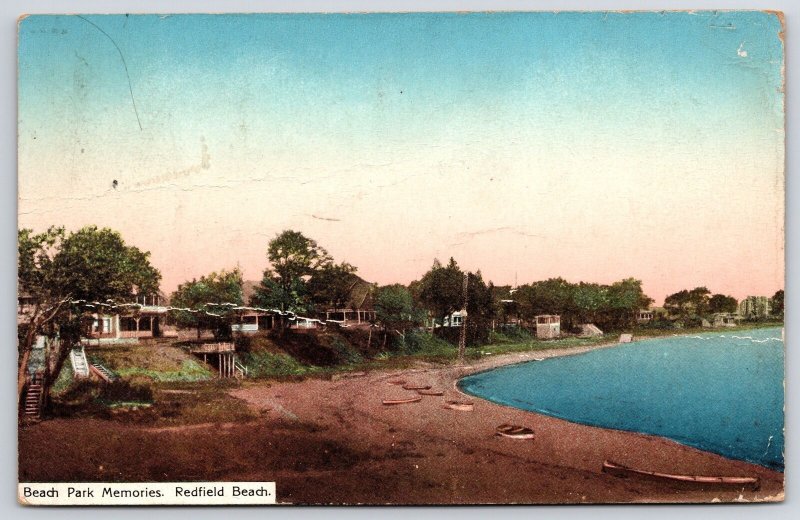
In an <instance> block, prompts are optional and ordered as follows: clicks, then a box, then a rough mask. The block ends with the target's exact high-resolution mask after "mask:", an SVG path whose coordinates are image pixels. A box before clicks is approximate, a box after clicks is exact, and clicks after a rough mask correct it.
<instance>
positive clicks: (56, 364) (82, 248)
mask: <svg viewBox="0 0 800 520" xmlns="http://www.w3.org/2000/svg"><path fill="white" fill-rule="evenodd" d="M17 245H18V274H17V276H18V278H17V281H18V286H19V292H20V295H22V296H24V297H25V298H26V299H27V300H29V301H30V302H31V303H30V305H29V307H30V311H29V313H27V314H26V315H25V317H24V322H23V323H22V324H21V327H22V329H23V330H24V332H23V333H22V334H20V336H21V341H20V345H19V349H20V352H21V356H20V358H21V359H20V364H19V372H18V380H17V386H18V394H19V395H21V392H22V389H23V386H24V384H25V372H26V370H27V363H28V359H29V354H30V350H31V348H32V345H33V342H34V340H35V338H36V336H37V335H43V334H51V335H54V334H56V333H58V336H59V341H52V342H49V344H48V347H47V349H48V350H47V352H46V353H45V367H44V368H45V373H44V381H43V389H44V394H45V398H46V397H47V395H48V394H49V390H50V387H51V386H52V384H53V383H54V382H55V378H56V377H57V376H58V374H59V373H60V372H61V368H62V367H63V365H64V362H65V361H66V359H67V357H68V356H69V352H70V350H71V349H72V347H73V346H74V345H76V344H77V343H78V341H79V340H80V336H81V334H82V333H84V332H85V330H84V326H85V325H87V324H91V322H92V320H91V314H92V313H93V312H96V311H97V309H98V302H99V303H108V302H110V301H111V302H122V301H130V300H132V299H133V298H134V297H135V296H136V295H139V294H148V293H153V292H156V291H157V290H158V286H159V282H160V281H161V273H159V271H158V270H157V269H156V268H155V267H153V266H152V265H151V264H150V259H149V258H150V253H148V252H143V251H140V250H139V249H137V248H136V247H133V246H128V245H126V244H125V241H124V240H123V239H122V236H121V235H120V234H119V233H118V232H116V231H113V230H111V229H107V228H102V229H98V228H97V227H96V226H88V227H84V228H82V229H80V230H78V231H75V232H72V233H70V234H69V235H67V234H66V232H65V230H64V229H63V228H56V227H51V228H50V229H48V230H47V231H46V232H44V233H34V232H33V231H32V230H30V229H21V230H20V231H19V232H18V236H17Z"/></svg>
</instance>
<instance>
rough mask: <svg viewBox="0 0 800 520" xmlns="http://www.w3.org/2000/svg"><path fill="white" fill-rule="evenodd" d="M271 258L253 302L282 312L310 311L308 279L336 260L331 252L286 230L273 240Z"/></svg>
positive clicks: (269, 248)
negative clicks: (331, 255)
mask: <svg viewBox="0 0 800 520" xmlns="http://www.w3.org/2000/svg"><path fill="white" fill-rule="evenodd" d="M267 259H268V260H269V263H270V266H269V267H268V268H267V269H266V270H265V271H264V276H263V278H262V280H261V284H260V285H259V287H258V288H256V292H255V294H254V296H253V300H252V303H253V304H254V305H258V306H262V307H269V308H275V309H278V310H280V311H282V312H294V313H303V312H307V311H308V310H309V308H310V302H309V289H308V287H307V285H308V281H309V280H310V279H311V278H312V277H313V275H314V274H316V273H318V272H319V271H320V270H322V269H323V268H326V267H327V266H330V264H331V263H332V262H333V260H332V258H331V257H330V255H329V254H328V252H327V251H326V250H325V249H324V248H322V247H321V246H320V245H319V244H317V242H316V241H315V240H312V239H310V238H308V237H306V236H305V235H303V234H302V233H300V232H299V231H292V230H286V231H283V232H281V233H279V234H278V235H277V236H275V238H273V239H272V240H270V242H269V246H268V247H267ZM347 265H348V264H342V266H347ZM342 266H340V267H342Z"/></svg>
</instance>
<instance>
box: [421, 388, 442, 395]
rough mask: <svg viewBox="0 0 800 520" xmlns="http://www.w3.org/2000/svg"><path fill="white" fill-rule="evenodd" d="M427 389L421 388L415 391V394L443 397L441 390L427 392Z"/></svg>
mask: <svg viewBox="0 0 800 520" xmlns="http://www.w3.org/2000/svg"><path fill="white" fill-rule="evenodd" d="M428 388H430V387H428ZM428 388H421V389H419V390H417V393H418V394H419V395H444V392H442V391H441V390H429V389H428Z"/></svg>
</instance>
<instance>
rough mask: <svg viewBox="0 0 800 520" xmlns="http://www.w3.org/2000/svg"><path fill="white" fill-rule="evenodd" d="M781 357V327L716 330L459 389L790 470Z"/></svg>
mask: <svg viewBox="0 0 800 520" xmlns="http://www.w3.org/2000/svg"><path fill="white" fill-rule="evenodd" d="M783 357H784V349H783V342H782V341H781V329H780V328H770V329H757V330H750V331H736V332H733V333H731V332H728V333H726V332H715V333H709V334H701V335H698V336H682V337H669V338H662V339H652V340H644V341H639V342H636V343H631V344H628V345H621V346H618V347H613V348H607V349H600V350H594V351H591V352H587V353H585V354H579V355H575V356H566V357H560V358H552V359H545V360H543V361H533V362H529V363H522V364H519V365H512V366H507V367H501V368H497V369H494V370H491V371H488V372H482V373H479V374H474V375H472V376H469V377H466V378H464V379H462V380H461V381H460V382H459V387H460V388H461V389H462V390H463V391H465V392H467V393H469V394H472V395H475V396H477V397H482V398H484V399H488V400H490V401H493V402H496V403H500V404H504V405H508V406H513V407H515V408H521V409H523V410H530V411H534V412H540V413H543V414H546V415H551V416H553V417H559V418H562V419H566V420H568V421H573V422H577V423H582V424H589V425H593V426H602V427H605V428H614V429H619V430H628V431H636V432H642V433H649V434H654V435H660V436H662V437H667V438H670V439H673V440H675V441H678V442H680V443H682V444H687V445H689V446H694V447H696V448H700V449H702V450H707V451H711V452H714V453H718V454H720V455H724V456H726V457H730V458H735V459H741V460H746V461H749V462H754V463H756V464H760V465H763V466H767V467H769V468H772V469H776V470H779V471H783V464H784V462H783V441H784V436H783V422H784V421H783V397H784V392H783V375H784V371H783Z"/></svg>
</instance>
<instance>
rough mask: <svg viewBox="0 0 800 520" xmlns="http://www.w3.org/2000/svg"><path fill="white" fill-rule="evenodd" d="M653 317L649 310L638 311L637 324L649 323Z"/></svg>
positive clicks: (653, 314)
mask: <svg viewBox="0 0 800 520" xmlns="http://www.w3.org/2000/svg"><path fill="white" fill-rule="evenodd" d="M654 317H655V313H654V312H653V311H651V310H650V309H640V310H639V312H638V314H637V315H636V321H637V322H638V323H649V322H650V321H652V319H653V318H654Z"/></svg>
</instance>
